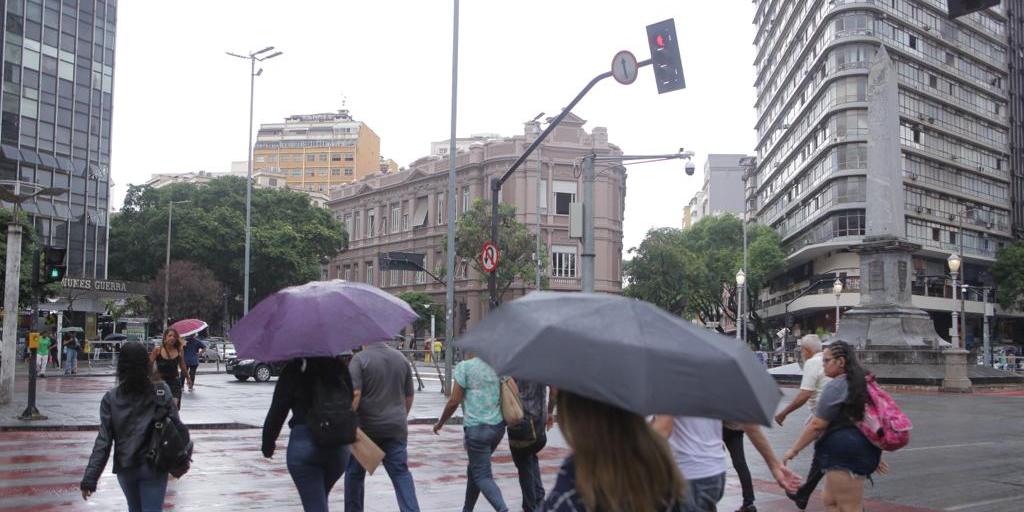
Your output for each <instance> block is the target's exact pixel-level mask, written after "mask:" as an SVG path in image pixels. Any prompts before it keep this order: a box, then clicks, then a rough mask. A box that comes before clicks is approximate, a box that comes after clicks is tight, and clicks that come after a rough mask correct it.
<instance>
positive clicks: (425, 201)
mask: <svg viewBox="0 0 1024 512" xmlns="http://www.w3.org/2000/svg"><path fill="white" fill-rule="evenodd" d="M429 210H430V199H429V198H428V197H427V196H421V197H417V198H416V206H415V208H414V209H413V214H412V227H414V228H420V227H424V226H426V225H427V217H428V216H429V215H428V214H429Z"/></svg>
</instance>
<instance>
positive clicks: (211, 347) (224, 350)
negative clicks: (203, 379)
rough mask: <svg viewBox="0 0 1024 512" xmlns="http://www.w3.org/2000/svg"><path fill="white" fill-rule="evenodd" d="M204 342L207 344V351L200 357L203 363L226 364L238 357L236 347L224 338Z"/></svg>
mask: <svg viewBox="0 0 1024 512" xmlns="http://www.w3.org/2000/svg"><path fill="white" fill-rule="evenodd" d="M202 341H203V342H205V343H206V350H205V351H204V352H203V355H201V356H199V360H200V361H201V362H204V363H212V362H217V361H220V362H224V361H230V360H232V359H235V358H237V357H238V356H237V355H235V345H234V344H233V343H231V342H230V341H224V339H223V338H209V339H205V340H202Z"/></svg>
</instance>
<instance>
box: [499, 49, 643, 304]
mask: <svg viewBox="0 0 1024 512" xmlns="http://www.w3.org/2000/svg"><path fill="white" fill-rule="evenodd" d="M650 63H651V60H650V59H648V60H645V61H643V62H639V63H637V67H644V66H647V65H649V64H650ZM611 76H612V72H611V71H606V72H604V73H601V74H600V75H597V76H595V77H594V78H593V79H592V80H590V83H588V84H587V85H586V87H584V88H583V90H581V91H580V92H579V94H577V95H576V97H575V98H573V100H572V101H570V102H569V104H568V105H567V106H566V107H565V108H563V109H562V113H560V114H558V116H557V117H555V119H554V120H553V121H551V123H550V124H548V127H547V128H545V129H544V131H543V132H541V134H540V135H538V136H537V138H536V139H534V141H533V142H532V143H530V145H529V146H528V147H527V148H526V151H523V154H522V155H519V158H518V159H517V160H516V161H515V162H514V163H513V164H512V167H509V169H508V170H507V171H505V174H502V175H501V176H500V177H498V178H492V179H491V242H492V243H493V244H494V245H496V246H498V247H499V248H500V247H501V244H500V243H498V242H499V241H498V196H499V194H500V193H501V187H502V185H504V184H505V182H506V181H508V179H509V178H510V177H512V173H514V172H516V169H518V168H519V166H521V165H523V163H524V162H526V160H527V159H528V158H530V155H531V154H533V152H534V150H536V149H537V148H538V147H540V145H541V143H542V142H544V139H546V138H547V137H548V135H550V134H551V132H552V131H554V129H555V127H556V126H558V125H559V123H561V122H562V120H564V119H565V116H567V115H569V113H571V112H572V109H573V108H574V107H575V106H576V104H577V103H579V102H580V100H582V99H583V97H584V96H586V95H587V93H588V92H590V90H591V89H593V88H594V86H595V85H597V83H598V82H600V81H601V80H604V79H605V78H609V77H611ZM497 273H498V271H497V270H495V271H494V272H491V273H490V274H489V275H488V276H487V294H488V296H489V298H490V300H489V305H490V309H494V308H496V307H498V305H499V302H498V276H497Z"/></svg>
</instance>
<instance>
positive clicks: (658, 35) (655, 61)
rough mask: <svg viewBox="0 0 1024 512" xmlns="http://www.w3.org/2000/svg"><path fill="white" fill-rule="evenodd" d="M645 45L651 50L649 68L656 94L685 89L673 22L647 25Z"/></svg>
mask: <svg viewBox="0 0 1024 512" xmlns="http://www.w3.org/2000/svg"><path fill="white" fill-rule="evenodd" d="M647 44H648V46H649V47H650V48H651V66H652V67H653V68H654V80H655V82H656V84H657V85H658V94H664V93H666V92H670V91H675V90H678V89H684V88H686V79H685V78H684V77H683V61H682V59H681V58H680V57H679V40H678V39H676V22H675V20H674V19H672V18H669V19H667V20H665V21H659V22H658V23H655V24H653V25H647Z"/></svg>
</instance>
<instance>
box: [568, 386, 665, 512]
mask: <svg viewBox="0 0 1024 512" xmlns="http://www.w3.org/2000/svg"><path fill="white" fill-rule="evenodd" d="M558 413H559V426H560V427H561V429H562V432H563V434H564V435H565V440H566V441H567V442H568V443H569V446H571V447H572V450H573V457H574V459H575V465H576V492H578V493H579V495H580V497H581V498H582V499H583V503H584V505H586V507H587V510H609V511H611V510H614V511H616V512H652V511H659V510H665V509H668V508H669V507H671V506H672V505H673V504H675V503H678V502H680V501H681V500H682V497H683V490H684V484H683V477H682V475H681V474H680V473H679V468H678V467H677V466H676V464H675V461H674V460H673V459H672V454H671V451H670V450H669V447H668V443H667V442H666V441H665V439H664V438H662V437H661V436H660V435H658V433H657V432H655V431H654V430H653V429H652V428H651V426H650V425H648V424H647V422H646V421H645V420H644V418H643V417H642V416H639V415H637V414H633V413H631V412H628V411H625V410H622V409H619V408H618V407H614V406H611V405H608V404H605V403H602V402H598V401H595V400H590V399H588V398H584V397H581V396H579V395H575V394H573V393H569V392H565V391H562V392H559V394H558Z"/></svg>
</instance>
